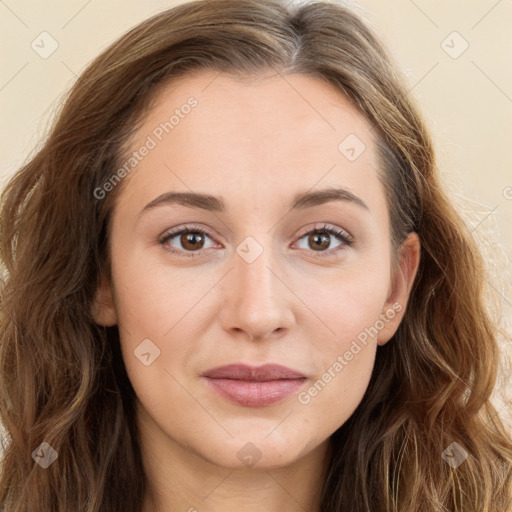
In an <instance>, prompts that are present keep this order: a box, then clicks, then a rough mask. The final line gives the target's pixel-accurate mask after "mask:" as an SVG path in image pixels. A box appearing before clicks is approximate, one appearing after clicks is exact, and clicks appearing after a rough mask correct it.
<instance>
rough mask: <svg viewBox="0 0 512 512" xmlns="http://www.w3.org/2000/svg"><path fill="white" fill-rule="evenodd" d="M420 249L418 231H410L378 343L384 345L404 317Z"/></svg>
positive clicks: (384, 309)
mask: <svg viewBox="0 0 512 512" xmlns="http://www.w3.org/2000/svg"><path fill="white" fill-rule="evenodd" d="M420 250H421V247H420V239H419V237H418V235H417V233H410V234H409V236H408V237H407V238H406V239H405V241H404V243H403V244H402V246H401V247H400V251H399V255H398V259H399V261H398V264H397V268H396V270H395V271H394V272H393V274H392V276H391V285H390V289H389V293H388V298H387V299H386V303H385V304H384V308H383V309H382V314H381V319H382V321H383V323H384V328H383V329H381V330H380V331H379V334H378V336H377V344H378V345H384V344H385V343H387V342H388V341H389V340H390V339H391V338H392V337H393V335H394V334H395V332H396V331H397V329H398V326H399V325H400V322H401V321H402V318H403V317H404V314H405V309H406V306H407V302H408V300H409V294H410V293H411V289H412V285H413V283H414V278H415V277H416V273H417V271H418V267H419V263H420Z"/></svg>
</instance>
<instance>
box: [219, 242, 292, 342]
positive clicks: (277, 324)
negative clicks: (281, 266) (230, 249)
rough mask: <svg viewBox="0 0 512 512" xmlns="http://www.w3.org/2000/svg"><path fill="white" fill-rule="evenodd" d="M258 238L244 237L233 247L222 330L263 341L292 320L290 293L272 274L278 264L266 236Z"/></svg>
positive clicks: (288, 324)
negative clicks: (243, 333) (238, 331)
mask: <svg viewBox="0 0 512 512" xmlns="http://www.w3.org/2000/svg"><path fill="white" fill-rule="evenodd" d="M259 239H260V240H261V242H260V241H258V240H256V238H254V237H251V236H248V237H246V238H245V239H244V240H243V241H242V242H241V243H240V244H239V245H238V246H237V248H236V254H233V265H234V269H233V272H232V273H231V281H230V283H229V291H228V293H227V299H226V301H225V303H224V311H223V322H224V328H225V329H228V330H232V329H236V330H243V331H246V333H247V334H248V335H249V336H250V337H251V338H264V337H266V336H268V335H269V334H271V333H272V332H274V331H275V330H276V329H283V328H286V327H289V326H290V325H291V322H292V320H293V312H292V311H291V310H290V294H289V292H288V293H287V290H286V286H285V285H284V284H283V283H282V282H281V280H280V279H279V278H278V277H277V276H276V275H275V274H274V272H275V271H276V270H274V269H275V268H277V267H278V265H277V264H276V260H277V258H276V257H275V254H274V249H273V247H272V244H271V241H270V236H266V235H260V236H259ZM271 269H272V270H271Z"/></svg>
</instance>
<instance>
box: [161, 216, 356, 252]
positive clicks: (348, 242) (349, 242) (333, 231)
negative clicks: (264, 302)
mask: <svg viewBox="0 0 512 512" xmlns="http://www.w3.org/2000/svg"><path fill="white" fill-rule="evenodd" d="M186 233H201V234H202V235H206V236H208V237H209V238H211V239H212V240H213V238H212V237H211V236H210V235H209V233H208V232H207V231H206V230H205V229H203V228H201V227H199V226H193V225H190V226H186V227H185V228H179V229H176V230H174V231H170V232H168V233H166V234H165V235H164V236H163V237H162V238H161V239H160V240H159V243H160V244H161V245H162V247H163V248H164V250H166V251H168V252H171V253H173V254H177V255H178V256H180V257H185V258H194V257H197V256H201V255H202V253H203V252H204V251H205V250H208V249H203V250H199V251H183V250H181V249H175V248H174V247H170V246H169V245H168V244H167V242H168V241H169V240H171V239H172V238H174V237H175V236H177V235H182V234H186ZM312 233H327V234H329V235H333V236H335V237H336V238H338V240H339V241H340V242H342V245H340V246H339V247H337V248H335V249H330V250H327V251H312V252H316V253H317V256H315V257H318V258H324V257H328V256H332V255H333V254H335V253H338V252H340V251H343V250H346V247H352V246H353V245H354V240H353V238H352V237H351V236H350V235H349V234H348V233H347V232H346V231H345V230H343V229H341V228H336V227H329V226H327V225H326V224H324V225H323V226H322V227H315V228H313V229H310V230H309V231H306V232H305V233H303V234H302V235H301V236H299V237H298V239H297V240H301V239H302V238H304V237H305V236H306V235H310V234H312Z"/></svg>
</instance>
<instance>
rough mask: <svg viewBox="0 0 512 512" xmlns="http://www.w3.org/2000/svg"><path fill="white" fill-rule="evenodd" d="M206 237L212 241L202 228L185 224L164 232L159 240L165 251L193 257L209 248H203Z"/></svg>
mask: <svg viewBox="0 0 512 512" xmlns="http://www.w3.org/2000/svg"><path fill="white" fill-rule="evenodd" d="M206 239H210V240H211V241H213V240H212V238H211V237H210V236H209V235H208V233H207V232H206V231H205V230H204V229H202V228H200V227H198V226H187V227H185V228H181V229H176V230H173V231H170V232H168V233H166V234H165V235H164V236H163V238H161V239H160V241H159V242H160V244H161V245H162V246H163V247H164V249H165V250H167V251H170V252H173V253H179V255H180V256H185V257H194V256H198V255H200V254H202V252H203V251H204V250H206V249H208V248H209V247H206V248H205V241H206Z"/></svg>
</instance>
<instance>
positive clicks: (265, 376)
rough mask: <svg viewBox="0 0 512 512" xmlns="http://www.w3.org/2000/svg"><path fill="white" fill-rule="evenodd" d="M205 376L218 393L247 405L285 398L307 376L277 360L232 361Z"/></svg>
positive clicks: (265, 403) (299, 385)
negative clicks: (258, 362)
mask: <svg viewBox="0 0 512 512" xmlns="http://www.w3.org/2000/svg"><path fill="white" fill-rule="evenodd" d="M201 377H202V378H203V379H205V381H206V383H207V384H208V385H209V386H210V389H212V390H213V391H215V392H216V393H217V394H218V395H220V396H221V397H223V398H224V399H226V400H228V401H229V402H231V403H234V404H236V405H241V406H244V407H264V406H267V405H272V404H275V403H277V402H281V401H283V400H284V399H286V398H287V397H289V396H290V395H291V394H292V393H294V392H296V391H298V390H299V389H300V388H301V387H302V386H303V385H304V383H305V381H306V380H307V377H306V376H305V375H304V374H302V373H300V372H298V371H296V370H292V369H291V368H287V367H286V366H281V365H277V364H266V365H263V366H249V365H245V364H231V365H227V366H220V367H218V368H213V369H212V370H208V371H206V372H205V373H203V374H202V375H201Z"/></svg>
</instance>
